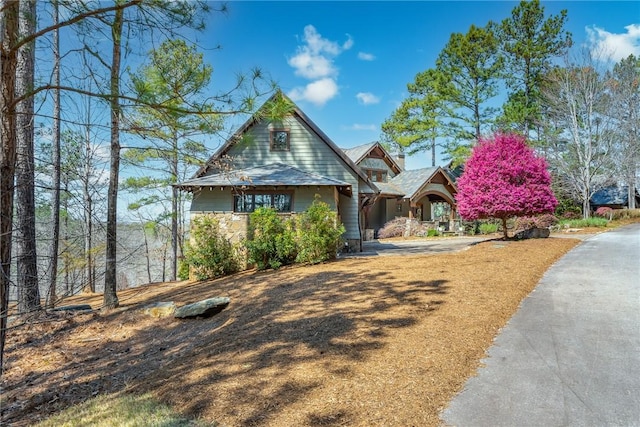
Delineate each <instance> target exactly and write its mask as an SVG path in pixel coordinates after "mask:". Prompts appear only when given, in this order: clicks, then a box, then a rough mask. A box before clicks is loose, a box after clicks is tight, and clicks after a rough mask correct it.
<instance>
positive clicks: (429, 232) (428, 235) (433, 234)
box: [427, 228, 440, 237]
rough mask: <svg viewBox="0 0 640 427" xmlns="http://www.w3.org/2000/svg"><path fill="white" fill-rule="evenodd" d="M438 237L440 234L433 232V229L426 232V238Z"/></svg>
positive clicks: (436, 231)
mask: <svg viewBox="0 0 640 427" xmlns="http://www.w3.org/2000/svg"><path fill="white" fill-rule="evenodd" d="M439 235H440V232H439V231H438V230H435V229H433V228H431V229H429V230H427V237H436V236H439Z"/></svg>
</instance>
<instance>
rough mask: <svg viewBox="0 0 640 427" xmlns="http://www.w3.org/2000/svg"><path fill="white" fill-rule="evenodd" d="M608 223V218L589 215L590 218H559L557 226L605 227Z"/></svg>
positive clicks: (561, 227)
mask: <svg viewBox="0 0 640 427" xmlns="http://www.w3.org/2000/svg"><path fill="white" fill-rule="evenodd" d="M608 224H609V220H607V219H606V218H599V217H591V218H586V219H584V218H581V219H563V220H560V223H559V226H560V229H563V228H587V227H595V228H605V227H607V226H608Z"/></svg>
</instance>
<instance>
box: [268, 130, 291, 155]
mask: <svg viewBox="0 0 640 427" xmlns="http://www.w3.org/2000/svg"><path fill="white" fill-rule="evenodd" d="M271 151H289V131H288V130H286V129H274V130H272V131H271Z"/></svg>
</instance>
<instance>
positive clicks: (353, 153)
mask: <svg viewBox="0 0 640 427" xmlns="http://www.w3.org/2000/svg"><path fill="white" fill-rule="evenodd" d="M374 145H376V142H370V143H369V144H363V145H358V146H357V147H352V148H342V151H344V154H346V155H347V157H349V158H350V159H351V160H352V161H353V162H354V163H355V162H357V161H358V160H360V159H361V158H362V157H363V156H364V155H365V154H367V153H368V152H369V150H371V149H372V148H373V146H374Z"/></svg>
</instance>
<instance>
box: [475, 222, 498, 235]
mask: <svg viewBox="0 0 640 427" xmlns="http://www.w3.org/2000/svg"><path fill="white" fill-rule="evenodd" d="M478 228H479V229H480V234H493V233H497V232H498V224H492V223H490V222H483V223H482V224H480V226H479V227H478Z"/></svg>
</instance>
